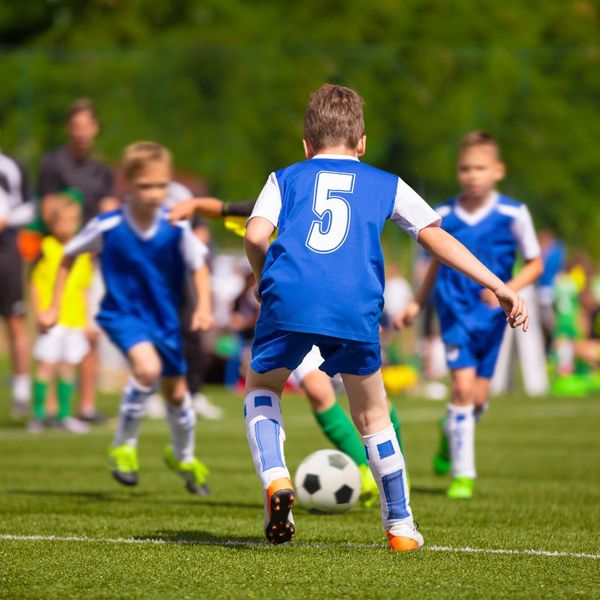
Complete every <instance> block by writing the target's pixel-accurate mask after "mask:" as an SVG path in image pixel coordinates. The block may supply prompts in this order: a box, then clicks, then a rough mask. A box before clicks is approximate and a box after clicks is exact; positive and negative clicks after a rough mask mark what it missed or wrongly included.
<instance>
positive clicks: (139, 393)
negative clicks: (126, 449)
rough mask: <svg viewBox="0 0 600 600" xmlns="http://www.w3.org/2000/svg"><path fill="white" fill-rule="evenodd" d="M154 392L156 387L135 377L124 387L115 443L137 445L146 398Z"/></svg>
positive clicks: (117, 444)
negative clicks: (140, 381) (144, 383)
mask: <svg viewBox="0 0 600 600" xmlns="http://www.w3.org/2000/svg"><path fill="white" fill-rule="evenodd" d="M153 392H154V387H153V386H151V387H148V386H145V385H142V384H141V383H139V382H138V381H137V380H136V379H135V378H134V377H130V378H129V381H127V383H126V384H125V387H124V388H123V394H122V395H121V409H120V411H119V427H118V429H117V433H116V434H115V440H114V445H115V447H116V446H120V445H121V444H127V445H129V446H135V445H136V444H137V440H138V436H139V434H140V425H141V424H142V417H143V416H144V411H145V409H146V400H148V397H149V396H150V395H152V393H153Z"/></svg>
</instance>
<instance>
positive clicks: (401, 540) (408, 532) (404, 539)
mask: <svg viewBox="0 0 600 600" xmlns="http://www.w3.org/2000/svg"><path fill="white" fill-rule="evenodd" d="M387 537H388V540H389V542H390V550H395V551H397V552H410V551H411V550H419V549H420V548H422V547H423V544H424V543H425V540H424V539H423V536H422V535H421V534H420V533H419V532H418V531H417V527H416V525H414V524H409V523H399V524H398V525H394V526H393V527H391V528H390V529H389V530H388V532H387Z"/></svg>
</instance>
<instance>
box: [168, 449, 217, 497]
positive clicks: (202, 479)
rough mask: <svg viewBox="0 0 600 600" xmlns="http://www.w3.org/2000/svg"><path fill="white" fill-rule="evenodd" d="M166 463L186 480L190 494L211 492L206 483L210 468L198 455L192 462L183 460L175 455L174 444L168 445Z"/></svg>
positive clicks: (204, 494)
mask: <svg viewBox="0 0 600 600" xmlns="http://www.w3.org/2000/svg"><path fill="white" fill-rule="evenodd" d="M165 463H166V465H167V467H169V469H171V471H173V472H175V473H177V475H179V476H180V477H181V478H182V479H183V480H184V481H185V488H186V490H187V491H188V492H190V494H198V495H199V496H208V494H210V490H209V489H208V484H207V483H206V476H207V475H208V473H209V471H208V468H207V467H206V465H205V464H203V463H201V462H200V461H199V460H198V459H197V458H196V457H194V458H193V459H192V460H191V461H190V462H181V461H179V460H177V458H176V457H175V452H174V451H173V446H167V447H166V448H165Z"/></svg>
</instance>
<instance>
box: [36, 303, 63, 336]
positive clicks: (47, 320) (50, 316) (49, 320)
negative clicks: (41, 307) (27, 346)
mask: <svg viewBox="0 0 600 600" xmlns="http://www.w3.org/2000/svg"><path fill="white" fill-rule="evenodd" d="M57 321H58V310H57V309H56V308H53V307H50V308H48V309H47V310H45V311H44V312H42V313H40V314H39V315H38V317H37V326H38V329H39V331H40V332H41V333H46V331H48V330H49V329H52V327H54V326H55V325H56V322H57Z"/></svg>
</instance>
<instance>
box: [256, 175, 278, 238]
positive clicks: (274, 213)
mask: <svg viewBox="0 0 600 600" xmlns="http://www.w3.org/2000/svg"><path fill="white" fill-rule="evenodd" d="M280 213H281V190H280V189H279V183H278V182H277V177H276V176H275V173H271V174H270V175H269V179H267V183H265V186H264V187H263V189H262V191H261V193H260V195H259V197H258V200H257V201H256V204H255V205H254V209H253V210H252V214H251V215H250V218H249V219H248V221H249V220H250V219H253V218H254V217H262V218H263V219H267V221H269V222H270V223H272V224H273V227H275V228H277V225H278V223H279V214H280Z"/></svg>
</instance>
